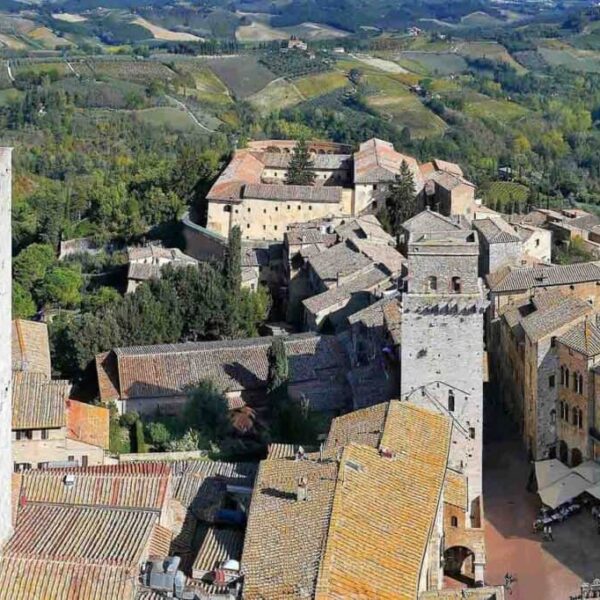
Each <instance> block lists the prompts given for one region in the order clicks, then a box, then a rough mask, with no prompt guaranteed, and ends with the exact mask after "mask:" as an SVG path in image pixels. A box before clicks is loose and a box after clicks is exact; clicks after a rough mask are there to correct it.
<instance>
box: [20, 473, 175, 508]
mask: <svg viewBox="0 0 600 600" xmlns="http://www.w3.org/2000/svg"><path fill="white" fill-rule="evenodd" d="M69 473H70V474H72V475H73V476H74V478H75V482H74V483H73V485H68V486H67V485H65V484H64V477H65V475H66V474H69ZM170 474H171V472H170V470H169V466H168V465H166V464H160V463H152V464H144V463H124V464H119V465H111V466H98V467H86V468H80V469H46V470H32V471H27V472H26V473H23V476H22V479H21V490H20V495H21V497H23V498H24V499H25V500H26V501H27V503H33V502H35V503H42V504H47V503H51V504H62V505H71V506H96V507H109V508H129V509H132V508H135V509H139V510H149V511H161V510H162V508H163V506H164V503H165V501H166V499H167V497H168V486H169V478H170Z"/></svg>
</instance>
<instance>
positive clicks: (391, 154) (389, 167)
mask: <svg viewBox="0 0 600 600" xmlns="http://www.w3.org/2000/svg"><path fill="white" fill-rule="evenodd" d="M402 161H406V163H407V165H408V166H409V168H410V170H411V172H412V174H413V178H414V181H415V191H417V192H418V191H419V190H420V189H421V188H422V187H423V176H422V174H421V170H420V169H419V164H418V163H417V161H416V160H415V159H414V158H413V157H412V156H407V155H405V154H401V153H400V152H396V150H394V146H393V145H392V144H391V143H390V142H385V141H383V140H379V139H377V138H373V139H370V140H368V141H366V142H363V143H362V144H360V146H359V149H358V152H356V153H355V154H354V183H385V182H390V181H394V179H395V177H396V175H398V174H399V173H400V165H401V164H402Z"/></svg>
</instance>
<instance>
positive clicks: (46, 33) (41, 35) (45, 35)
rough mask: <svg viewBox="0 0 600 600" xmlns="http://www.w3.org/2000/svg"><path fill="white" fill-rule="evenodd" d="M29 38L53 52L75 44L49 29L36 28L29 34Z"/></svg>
mask: <svg viewBox="0 0 600 600" xmlns="http://www.w3.org/2000/svg"><path fill="white" fill-rule="evenodd" d="M27 37H29V39H31V40H35V41H36V42H39V43H40V44H42V45H43V46H44V47H45V48H49V49H51V50H53V49H54V48H56V47H57V46H72V45H73V42H71V41H69V40H67V39H65V38H62V37H59V36H57V35H56V34H55V33H54V32H53V31H51V30H50V29H48V28H47V27H36V28H35V29H32V30H31V31H29V32H28V33H27Z"/></svg>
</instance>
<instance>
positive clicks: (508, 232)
mask: <svg viewBox="0 0 600 600" xmlns="http://www.w3.org/2000/svg"><path fill="white" fill-rule="evenodd" d="M473 227H474V228H475V229H477V231H478V232H479V233H480V234H481V235H482V236H483V238H484V239H485V240H486V241H487V243H488V244H514V243H516V242H520V241H521V238H520V236H519V235H518V234H517V232H516V231H515V230H514V229H513V228H512V227H511V226H510V225H509V224H508V223H507V222H506V221H505V220H504V219H475V220H474V221H473Z"/></svg>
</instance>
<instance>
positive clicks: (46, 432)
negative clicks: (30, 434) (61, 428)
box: [42, 429, 48, 440]
mask: <svg viewBox="0 0 600 600" xmlns="http://www.w3.org/2000/svg"><path fill="white" fill-rule="evenodd" d="M42 439H43V440H47V439H48V430H47V429H42Z"/></svg>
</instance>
